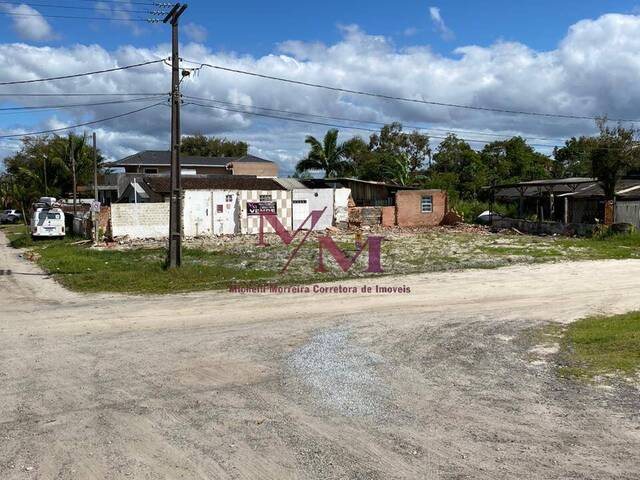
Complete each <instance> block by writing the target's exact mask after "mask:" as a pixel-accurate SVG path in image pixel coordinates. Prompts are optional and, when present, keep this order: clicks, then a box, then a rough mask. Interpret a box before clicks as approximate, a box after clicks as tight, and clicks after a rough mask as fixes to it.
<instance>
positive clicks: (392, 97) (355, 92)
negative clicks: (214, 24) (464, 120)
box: [184, 60, 638, 122]
mask: <svg viewBox="0 0 640 480" xmlns="http://www.w3.org/2000/svg"><path fill="white" fill-rule="evenodd" d="M184 61H185V62H188V63H193V64H196V65H200V66H201V67H209V68H213V69H216V70H222V71H225V72H231V73H238V74H241V75H248V76H251V77H257V78H264V79H268V80H275V81H279V82H285V83H291V84H294V85H302V86H305V87H313V88H321V89H324V90H330V91H334V92H342V93H349V94H352V95H362V96H367V97H376V98H382V99H385V100H396V101H402V102H410V103H419V104H424V105H434V106H438V107H450V108H462V109H466V110H478V111H484V112H494V113H506V114H511V115H530V116H536V117H547V118H563V119H571V120H596V119H597V118H598V117H595V116H593V117H592V116H586V115H565V114H559V113H544V112H530V111H526V110H509V109H502V108H491V107H477V106H473V105H461V104H456V103H446V102H437V101H433V100H421V99H417V98H407V97H399V96H395V95H386V94H382V93H373V92H366V91H362V90H351V89H348V88H340V87H334V86H330V85H323V84H319V83H311V82H303V81H301V80H293V79H291V78H284V77H276V76H273V75H266V74H262V73H256V72H250V71H247V70H240V69H237V68H229V67H222V66H220V65H213V64H210V63H202V62H195V61H192V60H184ZM610 120H612V121H614V122H638V120H629V119H619V118H618V119H617V118H612V119H610Z"/></svg>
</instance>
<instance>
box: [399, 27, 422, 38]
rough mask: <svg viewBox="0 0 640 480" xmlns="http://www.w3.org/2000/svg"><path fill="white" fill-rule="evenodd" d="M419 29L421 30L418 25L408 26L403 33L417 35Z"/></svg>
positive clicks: (407, 35)
mask: <svg viewBox="0 0 640 480" xmlns="http://www.w3.org/2000/svg"><path fill="white" fill-rule="evenodd" d="M419 31H420V30H418V29H417V28H416V27H407V28H405V29H404V32H403V34H404V36H405V37H413V36H414V35H417V34H418V32H419Z"/></svg>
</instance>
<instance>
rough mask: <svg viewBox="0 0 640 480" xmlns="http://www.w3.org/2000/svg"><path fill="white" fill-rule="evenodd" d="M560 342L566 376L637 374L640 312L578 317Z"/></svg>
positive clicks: (587, 377) (639, 345)
mask: <svg viewBox="0 0 640 480" xmlns="http://www.w3.org/2000/svg"><path fill="white" fill-rule="evenodd" d="M560 345H561V358H562V359H563V363H565V364H564V365H563V366H561V367H560V374H561V375H563V376H567V377H577V378H582V379H593V378H594V377H596V376H598V375H609V374H615V375H624V376H632V375H635V374H637V373H639V372H640V312H633V313H628V314H625V315H616V316H613V317H591V318H586V319H583V320H579V321H577V322H575V323H572V324H571V325H569V326H568V327H567V329H566V330H565V332H564V335H563V337H562V340H561V343H560Z"/></svg>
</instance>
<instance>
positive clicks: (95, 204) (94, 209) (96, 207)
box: [91, 200, 100, 212]
mask: <svg viewBox="0 0 640 480" xmlns="http://www.w3.org/2000/svg"><path fill="white" fill-rule="evenodd" d="M91 211H92V212H99V211H100V202H99V201H97V200H94V201H93V202H91Z"/></svg>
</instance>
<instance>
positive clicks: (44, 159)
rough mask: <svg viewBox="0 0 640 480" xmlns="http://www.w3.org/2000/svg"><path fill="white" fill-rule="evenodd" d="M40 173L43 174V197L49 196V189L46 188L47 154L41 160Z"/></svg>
mask: <svg viewBox="0 0 640 480" xmlns="http://www.w3.org/2000/svg"><path fill="white" fill-rule="evenodd" d="M42 173H44V196H45V197H48V196H49V188H48V187H47V154H46V153H45V154H44V157H43V160H42Z"/></svg>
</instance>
